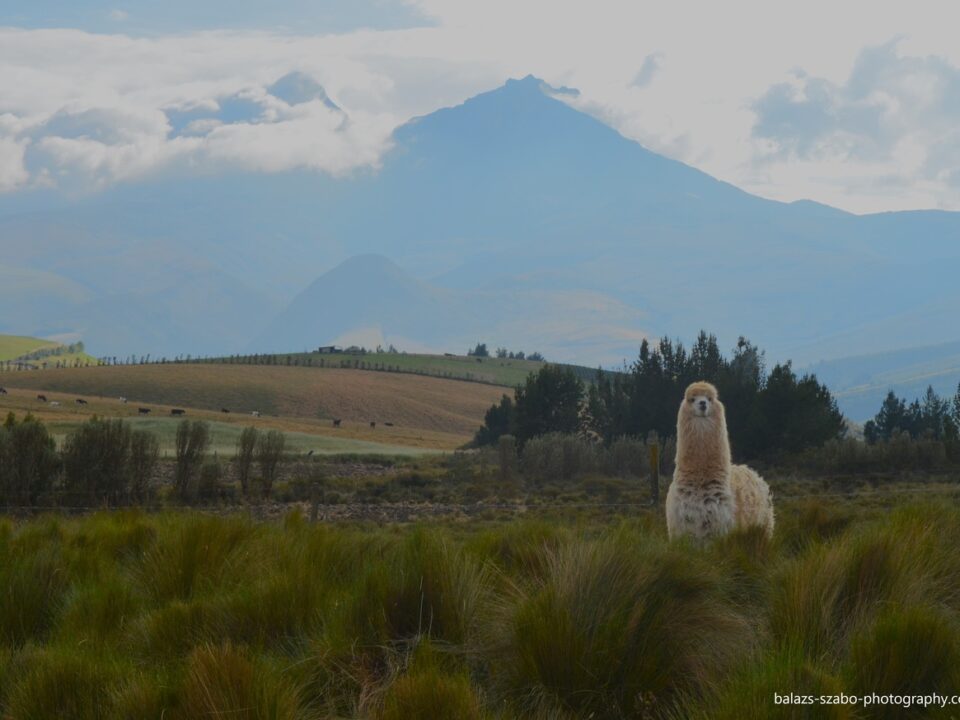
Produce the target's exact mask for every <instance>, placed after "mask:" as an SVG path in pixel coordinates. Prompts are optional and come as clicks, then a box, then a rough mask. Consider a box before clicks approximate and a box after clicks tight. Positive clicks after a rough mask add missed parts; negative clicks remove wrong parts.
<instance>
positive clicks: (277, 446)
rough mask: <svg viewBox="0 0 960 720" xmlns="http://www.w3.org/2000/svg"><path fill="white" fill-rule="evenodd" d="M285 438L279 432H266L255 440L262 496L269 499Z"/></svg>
mask: <svg viewBox="0 0 960 720" xmlns="http://www.w3.org/2000/svg"><path fill="white" fill-rule="evenodd" d="M284 445H286V436H285V435H284V434H283V433H282V432H280V431H279V430H268V431H267V432H265V433H264V434H262V435H261V436H260V438H259V439H258V440H257V463H258V464H259V465H260V481H261V482H262V483H263V496H264V497H267V498H268V497H270V492H271V491H272V490H273V483H274V481H275V480H276V479H277V470H278V468H279V467H280V460H281V459H282V458H283V448H284Z"/></svg>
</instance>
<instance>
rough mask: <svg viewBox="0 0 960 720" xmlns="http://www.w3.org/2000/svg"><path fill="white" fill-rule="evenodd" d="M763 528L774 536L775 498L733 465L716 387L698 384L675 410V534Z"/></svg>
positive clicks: (671, 498)
mask: <svg viewBox="0 0 960 720" xmlns="http://www.w3.org/2000/svg"><path fill="white" fill-rule="evenodd" d="M752 526H760V527H762V528H763V529H764V530H765V531H766V533H767V535H768V536H770V535H773V500H772V499H771V497H770V488H769V486H768V485H767V483H766V482H764V480H763V478H761V477H760V476H759V475H757V473H755V472H754V471H753V470H751V469H750V468H748V467H747V466H746V465H731V464H730V441H729V439H728V437H727V419H726V415H725V412H724V408H723V403H721V402H720V399H719V398H718V397H717V389H716V388H715V387H714V386H713V385H711V384H710V383H705V382H696V383H693V384H692V385H691V386H690V387H688V388H687V391H686V393H685V394H684V398H683V402H682V403H681V404H680V411H679V413H678V414H677V462H676V470H675V471H674V473H673V482H672V483H670V490H669V491H668V492H667V532H668V534H669V535H670V537H671V538H675V537H679V536H681V535H690V536H692V537H694V538H696V539H704V538H707V537H714V536H719V535H726V534H727V533H728V532H730V531H731V530H733V529H734V528H742V527H752Z"/></svg>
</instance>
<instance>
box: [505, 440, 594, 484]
mask: <svg viewBox="0 0 960 720" xmlns="http://www.w3.org/2000/svg"><path fill="white" fill-rule="evenodd" d="M597 460H598V449H597V446H596V445H594V444H593V443H592V442H590V441H589V440H587V439H586V438H583V437H580V436H578V435H563V434H561V433H549V434H546V435H540V436H538V437H535V438H533V439H532V440H529V441H528V442H527V443H526V444H525V445H524V446H523V472H524V474H525V475H526V477H527V478H528V479H531V480H534V481H535V482H537V483H539V484H543V483H546V482H550V481H555V480H571V479H573V478H575V477H577V476H578V475H582V474H584V473H588V472H592V471H594V470H596V468H597V465H598V462H597Z"/></svg>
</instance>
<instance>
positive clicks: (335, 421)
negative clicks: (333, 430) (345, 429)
mask: <svg viewBox="0 0 960 720" xmlns="http://www.w3.org/2000/svg"><path fill="white" fill-rule="evenodd" d="M341 422H342V421H341V420H339V419H337V420H334V421H333V426H334V427H340V423H341Z"/></svg>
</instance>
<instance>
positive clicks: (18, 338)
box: [0, 335, 97, 364]
mask: <svg viewBox="0 0 960 720" xmlns="http://www.w3.org/2000/svg"><path fill="white" fill-rule="evenodd" d="M57 348H64V351H63V352H61V353H60V354H56V355H54V354H51V355H49V356H47V357H43V358H38V359H36V360H29V361H28V362H32V363H35V364H40V363H43V362H47V363H52V364H55V363H56V362H57V361H59V362H61V363H73V362H75V361H79V362H81V363H88V362H89V363H95V362H96V361H97V360H96V358H94V357H91V356H90V355H88V354H87V353H85V352H67V351H66V346H64V345H63V344H62V343H58V342H54V341H52V340H41V339H39V338H34V337H25V336H22V335H0V362H3V361H6V360H11V361H12V360H16V359H17V358H22V357H24V356H26V355H29V354H30V353H35V352H37V351H54V350H56V349H57Z"/></svg>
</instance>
